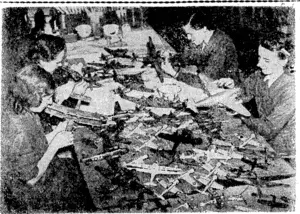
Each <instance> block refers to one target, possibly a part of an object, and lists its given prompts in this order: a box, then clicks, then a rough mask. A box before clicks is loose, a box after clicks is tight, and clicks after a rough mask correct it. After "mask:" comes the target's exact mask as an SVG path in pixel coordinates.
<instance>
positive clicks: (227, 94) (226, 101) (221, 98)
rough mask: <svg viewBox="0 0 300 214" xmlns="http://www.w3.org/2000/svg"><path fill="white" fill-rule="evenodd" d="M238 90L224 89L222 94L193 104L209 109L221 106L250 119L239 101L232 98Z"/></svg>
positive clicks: (219, 93) (249, 114) (248, 113)
mask: <svg viewBox="0 0 300 214" xmlns="http://www.w3.org/2000/svg"><path fill="white" fill-rule="evenodd" d="M239 90H240V89H239V88H234V89H226V90H224V91H222V92H218V93H216V94H213V95H211V96H209V97H208V98H206V99H204V100H201V101H199V102H197V103H195V104H196V106H199V107H200V106H202V107H210V106H214V105H219V104H221V105H224V106H226V107H227V108H229V109H232V110H234V111H235V112H237V113H239V114H241V115H243V116H246V117H250V116H251V113H250V112H249V111H248V110H247V109H246V108H245V107H244V106H243V105H242V104H241V103H240V102H239V101H236V100H235V98H234V96H236V94H237V93H238V92H239Z"/></svg>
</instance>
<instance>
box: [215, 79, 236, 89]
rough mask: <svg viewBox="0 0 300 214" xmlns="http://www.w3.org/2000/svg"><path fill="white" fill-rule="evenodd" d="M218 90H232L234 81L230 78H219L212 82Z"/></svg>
mask: <svg viewBox="0 0 300 214" xmlns="http://www.w3.org/2000/svg"><path fill="white" fill-rule="evenodd" d="M214 83H215V84H217V86H218V87H219V88H234V81H233V79H231V78H221V79H218V80H216V81H214Z"/></svg>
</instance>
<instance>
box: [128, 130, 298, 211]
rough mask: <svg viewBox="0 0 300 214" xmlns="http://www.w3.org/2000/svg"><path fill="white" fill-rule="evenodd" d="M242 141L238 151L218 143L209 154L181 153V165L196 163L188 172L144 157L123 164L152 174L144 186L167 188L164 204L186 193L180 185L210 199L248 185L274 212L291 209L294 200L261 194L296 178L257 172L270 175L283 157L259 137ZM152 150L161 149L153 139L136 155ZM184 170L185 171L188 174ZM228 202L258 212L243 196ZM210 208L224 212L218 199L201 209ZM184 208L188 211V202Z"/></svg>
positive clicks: (201, 152) (210, 148)
mask: <svg viewBox="0 0 300 214" xmlns="http://www.w3.org/2000/svg"><path fill="white" fill-rule="evenodd" d="M164 128H166V127H162V128H161V129H159V130H158V132H160V131H161V130H163V129H164ZM158 132H157V133H158ZM240 139H241V142H240V145H239V146H238V147H235V146H233V145H232V144H230V143H228V142H225V141H221V140H214V141H213V142H212V145H211V146H210V147H209V149H207V150H202V149H198V148H193V149H192V150H191V151H188V152H184V153H181V154H180V155H179V160H178V162H179V163H182V162H183V161H185V160H193V162H194V163H195V164H194V165H193V167H190V168H188V169H186V167H181V168H180V167H178V165H180V164H178V165H175V166H172V167H171V166H162V165H159V164H158V163H152V164H147V163H146V160H147V158H148V155H143V156H141V157H139V158H137V159H136V160H133V161H131V162H128V163H126V162H123V163H122V166H123V167H124V168H127V169H129V170H135V171H137V172H140V173H146V174H150V180H149V181H147V182H145V183H144V185H145V186H150V187H157V186H160V187H162V188H164V190H163V191H162V192H156V193H155V194H156V196H157V197H158V198H160V199H161V200H168V196H169V194H167V193H173V194H175V195H176V194H178V193H183V192H184V191H182V190H180V188H179V187H178V184H179V183H180V182H185V183H186V184H188V185H190V187H191V188H192V189H194V191H196V192H197V194H203V195H207V196H211V195H213V193H214V192H216V191H217V192H222V191H223V190H225V189H226V188H228V187H234V186H243V185H246V186H253V187H255V188H257V191H258V193H253V194H256V196H257V203H261V204H264V205H268V206H269V207H270V208H271V209H273V208H288V207H289V206H290V201H291V199H287V200H282V199H280V197H272V196H266V195H264V194H262V193H261V188H262V187H277V186H282V187H288V186H289V185H287V184H282V183H278V182H276V181H279V180H282V179H287V178H291V177H294V176H295V174H284V175H273V176H258V175H257V174H258V173H257V172H259V170H266V171H267V170H268V167H269V166H270V165H272V161H274V160H275V159H276V158H280V157H275V156H274V155H272V154H271V153H270V152H269V151H268V150H267V148H262V147H261V145H260V143H259V142H257V141H256V140H255V135H253V134H252V135H251V136H250V137H248V138H245V137H240ZM149 142H151V143H149ZM148 146H149V147H150V148H152V149H157V146H156V145H155V144H154V143H153V142H152V141H151V139H150V140H149V141H147V142H146V143H144V144H143V145H142V146H141V147H138V148H136V149H135V151H140V150H141V148H144V147H148ZM226 147H227V148H226ZM223 148H226V149H223ZM249 148H250V149H251V148H252V149H253V150H255V151H260V152H261V156H258V157H255V156H253V157H247V156H245V155H244V153H243V151H244V150H247V149H249ZM256 154H257V153H256ZM231 160H238V161H233V162H240V163H243V164H244V165H241V164H240V165H238V166H236V165H234V164H232V161H231ZM182 168H185V170H183V169H182ZM256 169H258V171H256ZM159 175H161V176H159ZM166 177H167V178H166ZM283 197H285V196H283ZM226 200H227V202H228V201H234V202H236V201H240V202H241V203H242V205H241V206H236V209H237V210H242V211H254V210H251V209H250V208H249V209H248V208H247V201H246V200H245V199H244V198H243V197H242V196H241V195H239V196H232V197H229V198H228V197H227V198H226ZM208 204H210V205H211V204H214V205H215V206H216V207H219V209H222V206H220V201H219V199H218V200H217V199H216V198H214V197H212V199H211V200H209V201H204V202H202V203H200V204H199V207H205V206H206V205H208ZM182 206H184V207H188V201H187V203H186V204H184V205H182Z"/></svg>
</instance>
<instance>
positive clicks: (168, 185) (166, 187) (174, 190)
mask: <svg viewBox="0 0 300 214" xmlns="http://www.w3.org/2000/svg"><path fill="white" fill-rule="evenodd" d="M156 181H157V182H158V183H159V184H160V185H161V186H162V187H163V188H165V189H168V188H169V187H170V184H169V183H167V182H166V181H165V180H164V179H161V178H156ZM170 192H172V193H174V194H176V193H177V192H182V191H181V190H180V189H178V188H177V187H176V186H174V187H173V188H171V189H170Z"/></svg>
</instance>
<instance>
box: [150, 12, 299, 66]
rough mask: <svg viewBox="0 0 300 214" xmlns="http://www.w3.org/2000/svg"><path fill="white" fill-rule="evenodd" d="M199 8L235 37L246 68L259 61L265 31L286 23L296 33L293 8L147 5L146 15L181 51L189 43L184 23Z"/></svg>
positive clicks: (153, 25) (291, 35)
mask: <svg viewBox="0 0 300 214" xmlns="http://www.w3.org/2000/svg"><path fill="white" fill-rule="evenodd" d="M198 11H202V12H204V13H206V14H209V18H210V19H211V20H212V21H213V22H215V24H216V25H217V27H218V28H219V29H220V30H223V31H224V32H225V33H226V34H228V35H229V36H230V37H231V38H232V39H233V42H234V44H235V46H236V49H237V51H238V55H239V64H240V68H241V69H242V70H244V69H248V68H249V67H253V66H255V65H256V64H257V59H258V58H257V49H258V42H259V38H260V37H261V36H262V35H263V34H265V33H268V32H272V31H274V30H282V28H283V27H284V26H286V27H287V28H288V32H287V33H288V34H289V36H290V37H293V36H294V28H295V26H294V25H295V20H294V14H295V11H294V9H293V8H291V7H184V8H183V7H167V8H166V7H161V8H146V9H145V17H146V22H147V23H148V24H149V25H151V26H152V27H153V28H154V29H155V30H156V31H157V32H158V33H159V34H161V35H162V36H163V37H164V38H165V39H166V40H167V41H168V42H169V43H170V44H171V45H172V46H173V47H174V48H175V49H176V50H177V51H181V50H182V49H183V46H184V45H185V44H186V42H187V40H186V38H185V36H184V33H183V31H182V29H181V26H182V25H184V24H186V23H187V22H188V20H189V18H190V16H191V15H192V14H193V13H195V12H198ZM291 40H294V38H291Z"/></svg>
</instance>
